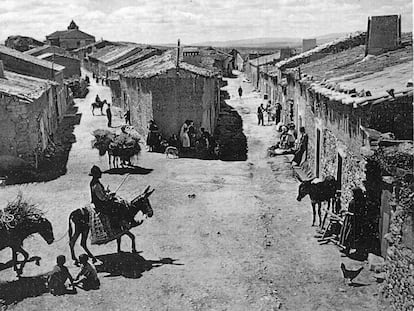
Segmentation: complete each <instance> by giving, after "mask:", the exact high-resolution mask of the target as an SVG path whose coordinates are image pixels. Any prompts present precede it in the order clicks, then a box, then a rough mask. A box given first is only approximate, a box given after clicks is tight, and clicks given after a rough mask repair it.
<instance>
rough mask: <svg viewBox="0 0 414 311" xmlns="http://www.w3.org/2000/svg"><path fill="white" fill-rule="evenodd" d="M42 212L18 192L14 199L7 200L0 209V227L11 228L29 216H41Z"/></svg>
mask: <svg viewBox="0 0 414 311" xmlns="http://www.w3.org/2000/svg"><path fill="white" fill-rule="evenodd" d="M41 216H43V212H42V211H41V210H40V209H39V208H37V206H36V205H35V204H32V203H30V202H28V201H26V200H24V199H23V196H22V194H21V193H19V194H18V195H17V197H16V199H15V200H14V201H12V202H9V203H8V204H7V206H6V208H4V209H3V210H0V229H3V228H6V229H8V230H10V229H13V228H14V227H15V226H16V224H18V223H21V222H23V221H24V220H25V219H27V218H29V217H41Z"/></svg>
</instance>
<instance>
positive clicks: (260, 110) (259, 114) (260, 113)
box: [257, 104, 264, 125]
mask: <svg viewBox="0 0 414 311" xmlns="http://www.w3.org/2000/svg"><path fill="white" fill-rule="evenodd" d="M263 110H264V107H263V104H260V106H259V107H257V121H258V123H257V125H260V124H262V125H264V123H263Z"/></svg>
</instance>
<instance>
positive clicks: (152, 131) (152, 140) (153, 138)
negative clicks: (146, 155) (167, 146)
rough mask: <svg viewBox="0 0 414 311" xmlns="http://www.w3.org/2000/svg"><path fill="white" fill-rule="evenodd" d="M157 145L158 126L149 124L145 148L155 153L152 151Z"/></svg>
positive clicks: (158, 141)
mask: <svg viewBox="0 0 414 311" xmlns="http://www.w3.org/2000/svg"><path fill="white" fill-rule="evenodd" d="M159 143H160V140H159V134H158V126H157V124H155V123H151V124H150V125H149V133H148V136H147V146H148V147H149V148H150V151H155V150H153V149H154V148H156V146H158V145H159Z"/></svg>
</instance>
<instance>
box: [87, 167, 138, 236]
mask: <svg viewBox="0 0 414 311" xmlns="http://www.w3.org/2000/svg"><path fill="white" fill-rule="evenodd" d="M89 176H92V180H91V182H90V189H91V199H92V203H93V204H94V206H95V211H96V212H98V213H102V214H104V215H107V216H108V218H109V220H110V224H111V227H112V228H114V229H120V230H124V229H130V228H131V227H136V226H138V225H140V224H141V223H140V222H136V221H135V219H134V218H133V217H132V218H131V216H128V214H127V213H126V212H127V208H126V204H127V203H125V202H124V201H123V200H122V199H120V198H119V197H117V196H116V194H115V193H111V192H110V191H109V189H105V188H104V186H103V185H102V183H101V182H100V180H99V179H100V178H101V177H102V171H101V169H100V168H99V167H98V166H96V165H94V166H93V167H92V169H91V172H90V173H89ZM125 226H126V227H125Z"/></svg>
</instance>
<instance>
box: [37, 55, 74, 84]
mask: <svg viewBox="0 0 414 311" xmlns="http://www.w3.org/2000/svg"><path fill="white" fill-rule="evenodd" d="M45 60H48V61H50V62H52V61H53V62H55V63H56V64H59V65H62V66H65V69H63V77H64V78H71V77H80V75H81V71H80V60H78V59H75V58H71V57H65V56H61V55H57V54H55V55H50V56H49V57H47V58H45Z"/></svg>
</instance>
